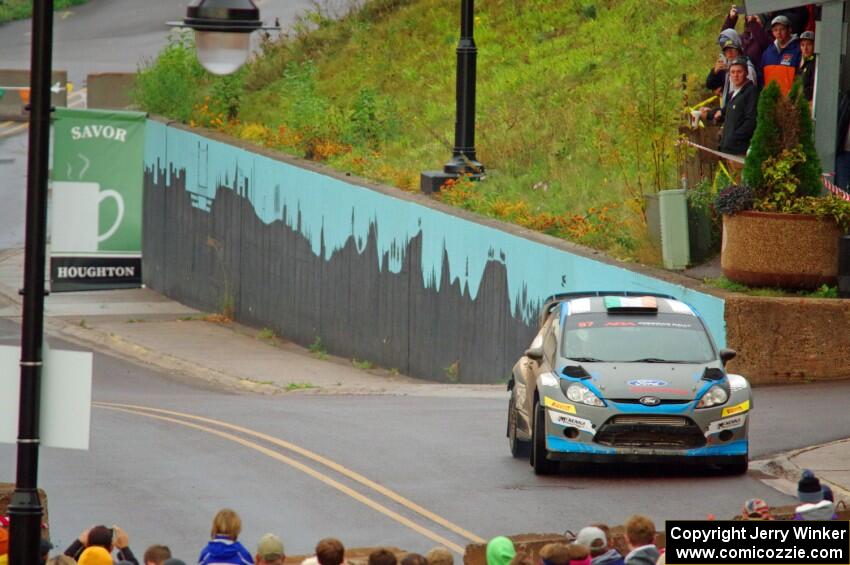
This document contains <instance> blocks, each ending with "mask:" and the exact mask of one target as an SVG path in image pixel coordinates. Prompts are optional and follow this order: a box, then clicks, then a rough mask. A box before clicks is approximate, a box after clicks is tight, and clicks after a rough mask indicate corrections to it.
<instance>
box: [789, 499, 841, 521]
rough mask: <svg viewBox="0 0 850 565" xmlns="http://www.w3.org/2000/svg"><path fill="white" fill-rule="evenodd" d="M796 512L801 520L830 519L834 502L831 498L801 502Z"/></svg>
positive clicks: (833, 510)
mask: <svg viewBox="0 0 850 565" xmlns="http://www.w3.org/2000/svg"><path fill="white" fill-rule="evenodd" d="M796 512H797V514H799V515H800V518H802V519H803V520H832V516H833V515H834V514H835V503H833V502H832V501H831V500H821V501H820V502H818V503H816V504H801V505H800V506H798V507H797V509H796Z"/></svg>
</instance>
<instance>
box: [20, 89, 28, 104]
mask: <svg viewBox="0 0 850 565" xmlns="http://www.w3.org/2000/svg"><path fill="white" fill-rule="evenodd" d="M18 94H20V95H21V102H23V103H24V104H29V103H30V89H29V88H22V89H21V90H19V91H18Z"/></svg>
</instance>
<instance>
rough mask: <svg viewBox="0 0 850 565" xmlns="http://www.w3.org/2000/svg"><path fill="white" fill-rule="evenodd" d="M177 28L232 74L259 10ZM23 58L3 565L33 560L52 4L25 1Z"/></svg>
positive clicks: (196, 17) (249, 4)
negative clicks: (14, 358) (18, 307)
mask: <svg viewBox="0 0 850 565" xmlns="http://www.w3.org/2000/svg"><path fill="white" fill-rule="evenodd" d="M179 25H184V26H185V27H189V28H192V29H194V30H195V32H196V44H197V48H198V59H199V61H200V62H201V64H202V65H203V66H204V67H205V68H206V69H207V70H209V71H210V72H212V73H215V74H229V73H233V72H235V71H237V70H238V69H239V67H241V66H242V64H243V63H244V62H245V60H246V59H247V58H248V54H249V53H250V34H251V32H253V31H254V30H257V29H260V28H262V27H263V26H262V22H261V21H260V11H259V9H258V8H257V6H256V5H255V4H254V2H253V1H252V0H193V1H192V2H191V3H190V4H189V6H188V7H187V9H186V19H185V20H184V21H183V22H182V23H180V24H179ZM265 29H278V27H277V26H274V27H271V28H265ZM30 54H31V63H30V65H31V66H30V106H29V108H30V119H29V153H28V161H27V211H26V242H25V244H24V288H23V291H22V293H23V295H24V301H23V324H22V326H23V327H22V330H21V394H20V404H19V414H18V443H17V473H16V477H15V492H14V493H13V494H12V498H11V500H10V502H9V507H8V513H9V517H10V524H9V565H34V564H35V563H40V562H41V560H40V555H39V548H40V541H41V539H40V538H41V521H42V515H43V514H44V509H43V508H42V506H41V501H40V499H39V497H38V447H39V441H40V438H39V411H40V399H41V372H42V371H41V370H42V358H43V355H42V353H43V352H42V345H43V338H44V295H45V288H44V276H45V267H44V265H45V256H46V251H45V247H46V246H45V244H46V231H47V176H48V166H49V163H48V158H49V151H50V73H51V64H52V61H51V58H52V55H53V0H34V2H33V17H32V46H31V49H30Z"/></svg>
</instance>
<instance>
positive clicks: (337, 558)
mask: <svg viewBox="0 0 850 565" xmlns="http://www.w3.org/2000/svg"><path fill="white" fill-rule="evenodd" d="M393 559H395V556H393ZM316 561H318V563H319V565H341V564H342V563H343V562H344V561H345V546H344V545H342V542H341V541H339V540H338V539H336V538H325V539H322V540H319V543H317V544H316ZM392 565H395V561H393V563H392Z"/></svg>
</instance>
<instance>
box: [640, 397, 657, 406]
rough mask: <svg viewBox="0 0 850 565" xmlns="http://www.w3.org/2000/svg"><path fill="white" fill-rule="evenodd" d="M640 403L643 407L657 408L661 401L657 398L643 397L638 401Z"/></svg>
mask: <svg viewBox="0 0 850 565" xmlns="http://www.w3.org/2000/svg"><path fill="white" fill-rule="evenodd" d="M640 403H641V404H643V405H644V406H658V405H659V404H661V399H660V398H658V397H657V396H644V397H642V398H641V399H640Z"/></svg>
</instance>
